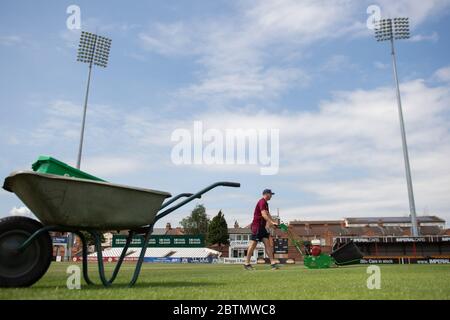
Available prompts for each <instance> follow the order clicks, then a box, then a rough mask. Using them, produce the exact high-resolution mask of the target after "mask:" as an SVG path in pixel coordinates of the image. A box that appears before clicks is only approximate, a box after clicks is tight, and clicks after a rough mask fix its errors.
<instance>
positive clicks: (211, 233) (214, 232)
mask: <svg viewBox="0 0 450 320" xmlns="http://www.w3.org/2000/svg"><path fill="white" fill-rule="evenodd" d="M228 239H229V235H228V225H227V221H226V220H225V217H224V215H223V213H222V210H220V211H219V213H218V214H217V216H215V217H214V218H213V219H212V220H211V223H210V224H209V227H208V243H209V244H210V245H211V244H218V245H219V246H221V245H222V244H228Z"/></svg>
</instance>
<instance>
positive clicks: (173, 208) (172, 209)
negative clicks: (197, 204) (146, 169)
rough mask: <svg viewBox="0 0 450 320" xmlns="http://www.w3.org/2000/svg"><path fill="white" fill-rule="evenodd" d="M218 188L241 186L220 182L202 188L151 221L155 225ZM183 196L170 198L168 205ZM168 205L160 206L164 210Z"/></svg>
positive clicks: (235, 183)
mask: <svg viewBox="0 0 450 320" xmlns="http://www.w3.org/2000/svg"><path fill="white" fill-rule="evenodd" d="M219 186H222V187H233V188H239V187H240V186H241V184H240V183H237V182H227V181H220V182H216V183H213V184H212V185H210V186H208V187H206V188H204V189H202V190H200V191H198V192H197V193H194V194H192V195H191V196H189V197H188V198H187V199H185V200H183V201H181V202H179V203H178V204H176V205H174V206H173V207H170V208H169V209H166V210H164V211H163V212H161V213H159V214H157V215H156V217H155V220H154V221H153V224H155V223H156V222H157V221H158V220H159V219H161V218H163V217H165V216H167V215H168V214H169V213H171V212H173V211H175V210H177V209H178V208H180V207H182V206H184V205H185V204H187V203H189V202H191V201H192V200H194V199H198V198H200V197H201V196H202V194H204V193H206V192H208V191H210V190H211V189H214V188H216V187H219ZM183 196H186V194H181V195H178V196H175V197H174V198H176V199H174V198H172V199H170V200H169V201H171V202H170V203H173V202H174V201H175V200H178V199H179V198H181V197H183ZM169 201H168V202H169ZM170 203H167V202H166V203H165V204H163V205H162V207H161V209H164V208H165V207H167V205H169V204H170ZM161 209H160V210H161Z"/></svg>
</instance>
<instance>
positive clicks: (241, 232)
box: [228, 228, 252, 234]
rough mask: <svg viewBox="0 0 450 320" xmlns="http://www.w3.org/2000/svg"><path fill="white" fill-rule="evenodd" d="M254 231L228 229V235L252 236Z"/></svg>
mask: <svg viewBox="0 0 450 320" xmlns="http://www.w3.org/2000/svg"><path fill="white" fill-rule="evenodd" d="M250 233H252V229H250V228H228V234H250Z"/></svg>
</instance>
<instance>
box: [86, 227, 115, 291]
mask: <svg viewBox="0 0 450 320" xmlns="http://www.w3.org/2000/svg"><path fill="white" fill-rule="evenodd" d="M88 232H89V233H90V234H91V235H92V236H93V237H94V242H95V250H96V251H97V264H98V274H99V276H100V280H101V282H102V284H103V285H104V286H105V287H109V286H110V283H109V282H108V280H106V277H105V268H104V266H103V256H102V241H101V238H100V235H99V233H98V232H97V231H88Z"/></svg>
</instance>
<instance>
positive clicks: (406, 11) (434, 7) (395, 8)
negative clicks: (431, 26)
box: [377, 0, 450, 28]
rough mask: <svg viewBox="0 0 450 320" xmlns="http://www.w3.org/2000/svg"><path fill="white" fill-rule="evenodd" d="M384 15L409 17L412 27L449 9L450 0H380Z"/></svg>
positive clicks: (378, 2)
mask: <svg viewBox="0 0 450 320" xmlns="http://www.w3.org/2000/svg"><path fill="white" fill-rule="evenodd" d="M377 4H378V5H379V6H380V7H381V15H382V17H409V18H410V23H411V26H412V28H415V27H417V26H418V25H419V24H422V23H424V22H425V21H426V20H428V19H430V18H431V19H433V18H435V17H436V15H437V14H439V13H442V12H445V11H448V9H449V7H450V0H427V1H423V0H396V1H391V0H378V1H377Z"/></svg>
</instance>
